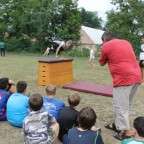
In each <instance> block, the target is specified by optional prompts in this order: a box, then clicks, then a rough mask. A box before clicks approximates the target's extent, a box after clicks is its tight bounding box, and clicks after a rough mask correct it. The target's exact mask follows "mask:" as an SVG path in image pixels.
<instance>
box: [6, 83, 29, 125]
mask: <svg viewBox="0 0 144 144" xmlns="http://www.w3.org/2000/svg"><path fill="white" fill-rule="evenodd" d="M26 88H27V83H26V82H25V81H19V82H18V83H17V93H14V94H12V95H11V97H10V98H9V99H8V102H7V120H8V122H9V123H10V124H12V125H13V126H16V127H22V124H23V120H24V118H25V117H26V116H27V115H28V97H27V96H26V95H25V91H26Z"/></svg>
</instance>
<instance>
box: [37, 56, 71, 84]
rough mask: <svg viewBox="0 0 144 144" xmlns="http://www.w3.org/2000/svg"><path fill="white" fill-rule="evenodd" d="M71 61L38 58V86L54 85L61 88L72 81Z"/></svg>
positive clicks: (67, 59)
mask: <svg viewBox="0 0 144 144" xmlns="http://www.w3.org/2000/svg"><path fill="white" fill-rule="evenodd" d="M72 61H73V59H69V58H45V57H44V58H39V60H38V85H41V86H45V85H48V84H54V85H58V86H63V85H64V84H67V83H70V82H72V80H73V68H72Z"/></svg>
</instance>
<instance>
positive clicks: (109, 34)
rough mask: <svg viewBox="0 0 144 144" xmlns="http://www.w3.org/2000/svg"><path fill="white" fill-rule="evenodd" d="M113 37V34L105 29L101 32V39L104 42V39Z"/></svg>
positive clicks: (107, 39)
mask: <svg viewBox="0 0 144 144" xmlns="http://www.w3.org/2000/svg"><path fill="white" fill-rule="evenodd" d="M114 37H115V36H114V34H113V33H112V32H109V31H106V32H104V33H103V35H102V38H101V39H102V41H105V42H106V41H110V40H112V39H113V38H114Z"/></svg>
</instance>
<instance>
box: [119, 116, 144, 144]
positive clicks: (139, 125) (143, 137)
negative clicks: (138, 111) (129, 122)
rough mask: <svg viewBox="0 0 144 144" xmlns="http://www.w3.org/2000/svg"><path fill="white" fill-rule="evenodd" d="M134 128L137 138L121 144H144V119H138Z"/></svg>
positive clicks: (126, 140)
mask: <svg viewBox="0 0 144 144" xmlns="http://www.w3.org/2000/svg"><path fill="white" fill-rule="evenodd" d="M133 126H134V128H135V130H136V134H135V136H134V137H132V138H129V139H125V140H123V141H122V142H121V144H144V117H137V118H136V119H135V120H134V123H133Z"/></svg>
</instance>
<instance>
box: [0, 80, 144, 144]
mask: <svg viewBox="0 0 144 144" xmlns="http://www.w3.org/2000/svg"><path fill="white" fill-rule="evenodd" d="M13 85H14V83H12V81H10V80H9V79H8V78H0V120H1V121H2V120H7V121H8V122H9V123H10V124H11V125H13V126H16V127H23V131H24V141H25V144H54V143H56V141H57V139H58V138H59V139H60V140H61V142H63V144H103V143H104V142H103V140H102V137H101V132H100V130H99V129H96V128H95V123H96V119H97V116H96V113H95V111H94V110H93V109H92V108H91V107H85V108H82V109H81V110H80V112H78V111H77V110H76V109H75V107H76V106H77V105H78V104H79V103H80V96H79V95H78V94H77V93H75V94H72V95H70V96H69V97H68V103H69V106H65V104H64V102H63V101H61V100H59V99H57V98H55V95H56V87H55V86H53V85H49V86H47V87H46V89H45V91H46V96H42V95H41V94H39V93H35V94H32V95H31V96H30V97H27V96H26V89H27V83H26V82H25V81H19V82H18V83H17V84H16V92H14V88H13ZM134 128H135V129H136V134H135V136H134V138H130V139H126V140H124V141H122V144H131V142H135V144H143V143H144V117H139V118H137V119H135V121H134Z"/></svg>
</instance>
